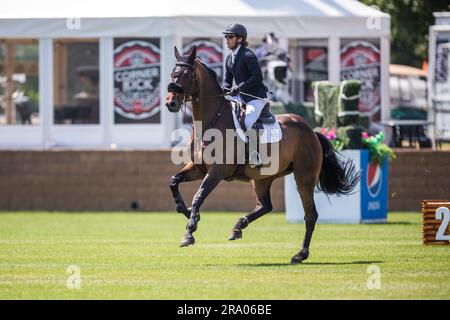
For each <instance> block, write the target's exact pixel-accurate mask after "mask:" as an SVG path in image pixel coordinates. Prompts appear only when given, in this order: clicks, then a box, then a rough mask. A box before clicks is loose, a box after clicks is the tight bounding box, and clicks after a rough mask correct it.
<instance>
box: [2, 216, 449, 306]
mask: <svg viewBox="0 0 450 320" xmlns="http://www.w3.org/2000/svg"><path fill="white" fill-rule="evenodd" d="M241 215H242V214H235V213H209V212H207V213H203V215H202V220H201V222H200V223H199V230H198V231H197V232H196V240H197V243H196V245H195V246H193V247H189V248H179V247H178V244H179V241H180V239H181V236H182V235H183V231H184V226H185V223H186V220H185V218H184V217H183V216H181V215H179V214H175V213H148V214H145V213H141V214H134V213H79V214H78V213H42V212H41V213H39V212H33V213H27V212H22V213H8V212H4V213H0V298H1V299H57V298H62V299H400V298H406V299H410V298H418V299H430V298H437V299H450V247H448V246H447V247H434V246H430V247H425V246H423V245H422V244H421V225H420V216H419V214H418V213H409V214H406V213H401V214H400V213H393V214H390V215H389V223H388V224H384V225H326V224H322V225H321V224H319V225H318V226H317V228H316V232H315V235H314V238H313V242H312V246H311V256H310V259H309V260H307V261H306V262H304V263H303V264H301V265H290V264H289V262H290V258H291V256H292V255H293V254H295V253H296V252H297V251H298V248H299V245H300V241H301V239H302V237H303V231H304V225H302V224H288V223H286V221H285V218H284V215H282V214H269V215H267V216H266V217H263V218H261V219H260V220H258V221H256V222H255V223H253V224H252V225H251V226H249V228H247V229H246V230H244V239H242V240H238V241H235V242H229V241H228V240H227V238H228V233H229V231H230V229H231V227H232V226H233V225H234V222H235V221H236V219H237V218H238V217H240V216H241ZM73 264H74V265H77V266H79V268H80V271H81V288H80V289H79V290H70V289H68V288H67V278H68V274H67V268H68V266H69V265H73ZM371 265H376V266H378V267H379V268H380V270H381V289H379V290H369V289H368V288H367V280H368V278H369V276H370V274H369V273H368V271H367V270H368V267H369V266H371Z"/></svg>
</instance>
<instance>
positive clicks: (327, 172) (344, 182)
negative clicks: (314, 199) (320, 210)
mask: <svg viewBox="0 0 450 320" xmlns="http://www.w3.org/2000/svg"><path fill="white" fill-rule="evenodd" d="M316 135H317V137H318V138H319V141H320V144H321V145H322V153H323V161H322V169H321V170H320V175H319V188H320V190H322V191H323V192H325V193H327V194H349V193H351V192H352V190H353V189H354V188H355V187H356V185H357V184H358V183H359V180H360V178H361V175H360V173H359V172H358V171H357V170H356V168H355V165H354V163H353V161H352V160H351V159H348V160H347V161H341V160H339V159H338V158H337V156H336V151H335V150H334V147H333V145H332V144H331V142H330V141H329V140H328V139H327V138H326V137H325V136H324V135H323V134H321V133H319V132H316Z"/></svg>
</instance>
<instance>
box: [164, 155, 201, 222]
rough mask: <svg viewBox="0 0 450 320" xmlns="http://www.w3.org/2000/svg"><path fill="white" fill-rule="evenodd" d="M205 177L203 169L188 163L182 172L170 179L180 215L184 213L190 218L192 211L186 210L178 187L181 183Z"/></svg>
mask: <svg viewBox="0 0 450 320" xmlns="http://www.w3.org/2000/svg"><path fill="white" fill-rule="evenodd" d="M204 176H205V173H204V172H203V171H202V168H201V167H200V166H199V165H195V164H194V163H192V162H190V163H188V164H187V165H186V166H185V167H184V168H183V169H181V171H180V172H178V173H177V174H176V175H174V176H172V177H171V178H170V183H169V186H170V190H171V191H172V195H173V199H174V200H175V204H176V210H177V212H178V213H182V214H184V215H185V216H186V218H188V219H189V218H190V216H191V210H189V209H188V208H186V204H185V203H184V200H183V197H182V196H181V193H180V190H179V189H178V185H179V184H180V183H181V182H188V181H196V180H200V179H202V178H203V177H204Z"/></svg>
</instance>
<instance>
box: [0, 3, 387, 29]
mask: <svg viewBox="0 0 450 320" xmlns="http://www.w3.org/2000/svg"><path fill="white" fill-rule="evenodd" d="M68 18H81V19H83V20H82V28H81V29H79V30H70V29H68V28H66V21H67V19H68ZM368 19H379V21H380V24H379V26H377V27H376V28H368V27H367V21H368ZM234 21H240V22H242V23H245V24H246V26H247V27H248V29H249V32H250V34H252V35H254V36H258V37H260V36H262V35H263V34H264V33H265V32H267V30H271V31H274V32H276V34H277V35H279V36H281V37H323V36H327V37H328V36H330V35H334V36H339V37H361V36H363V37H371V36H372V37H380V36H389V34H390V19H389V15H387V14H384V13H382V12H380V11H377V10H375V9H373V8H371V7H368V6H365V5H363V4H361V3H360V2H358V1H355V0H281V1H271V0H263V1H259V0H227V1H216V0H213V1H211V0H195V1H185V0H166V1H149V0H127V1H124V2H122V3H117V2H113V3H108V4H106V3H104V2H102V1H90V0H77V1H56V2H55V1H51V0H41V1H14V0H3V1H2V10H1V11H0V36H2V37H16V36H20V37H41V36H43V35H45V36H46V37H64V36H71V37H73V36H82V37H89V36H96V37H105V36H123V35H130V34H139V35H142V36H171V35H172V36H173V35H175V36H211V35H218V34H220V33H221V32H222V31H223V29H224V26H226V25H228V24H230V23H231V22H234Z"/></svg>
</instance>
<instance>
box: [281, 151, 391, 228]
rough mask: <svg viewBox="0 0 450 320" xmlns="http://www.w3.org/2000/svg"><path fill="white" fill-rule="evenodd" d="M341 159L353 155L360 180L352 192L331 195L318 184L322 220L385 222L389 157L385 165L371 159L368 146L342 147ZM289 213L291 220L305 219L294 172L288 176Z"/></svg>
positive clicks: (325, 221) (335, 221)
mask: <svg viewBox="0 0 450 320" xmlns="http://www.w3.org/2000/svg"><path fill="white" fill-rule="evenodd" d="M338 157H340V158H341V160H343V161H346V160H347V159H351V160H352V161H353V163H354V164H355V167H356V168H357V169H358V168H359V170H360V172H361V180H360V182H359V185H358V186H357V187H356V189H355V190H354V191H353V192H352V193H351V194H349V195H330V196H327V195H326V194H325V193H323V192H322V191H320V190H319V189H318V188H316V190H315V192H314V200H315V203H316V208H317V212H318V213H319V222H322V223H375V222H376V223H378V222H385V221H386V219H387V212H388V202H387V199H388V161H385V162H384V164H383V166H379V165H378V164H377V163H375V162H370V154H369V151H368V150H343V151H341V152H340V153H339V154H338ZM285 204H286V217H287V220H288V221H289V222H294V223H295V222H303V221H304V220H303V217H304V210H303V206H302V204H301V201H300V195H299V193H298V191H297V185H296V183H295V179H294V176H293V175H292V174H290V175H288V176H286V178H285Z"/></svg>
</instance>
